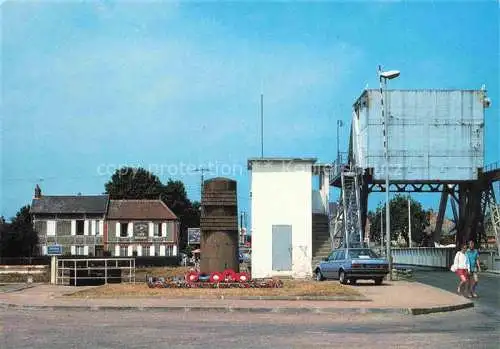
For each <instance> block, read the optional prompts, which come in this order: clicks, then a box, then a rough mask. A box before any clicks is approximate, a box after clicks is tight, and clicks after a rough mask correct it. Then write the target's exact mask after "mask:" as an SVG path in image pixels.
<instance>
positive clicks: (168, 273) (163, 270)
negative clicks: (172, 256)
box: [135, 267, 192, 282]
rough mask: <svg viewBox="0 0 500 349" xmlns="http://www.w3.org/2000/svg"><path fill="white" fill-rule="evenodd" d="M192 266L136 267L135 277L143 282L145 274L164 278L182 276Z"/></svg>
mask: <svg viewBox="0 0 500 349" xmlns="http://www.w3.org/2000/svg"><path fill="white" fill-rule="evenodd" d="M191 268H192V267H151V268H136V269H135V279H136V280H137V281H138V282H143V281H144V282H145V281H146V276H147V275H149V276H157V277H160V276H162V277H164V278H172V277H174V276H181V277H183V276H184V275H185V274H186V273H187V272H188V271H189V270H190V269H191Z"/></svg>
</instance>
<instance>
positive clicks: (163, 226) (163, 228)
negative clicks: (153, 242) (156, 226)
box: [161, 223, 168, 237]
mask: <svg viewBox="0 0 500 349" xmlns="http://www.w3.org/2000/svg"><path fill="white" fill-rule="evenodd" d="M161 236H163V237H167V236H168V234H167V223H162V224H161Z"/></svg>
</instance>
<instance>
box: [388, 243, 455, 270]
mask: <svg viewBox="0 0 500 349" xmlns="http://www.w3.org/2000/svg"><path fill="white" fill-rule="evenodd" d="M391 251H392V261H393V263H394V264H408V265H415V266H426V267H436V268H449V267H450V266H451V265H452V264H453V259H454V258H455V248H454V247H443V248H438V247H414V248H393V249H392V250H391Z"/></svg>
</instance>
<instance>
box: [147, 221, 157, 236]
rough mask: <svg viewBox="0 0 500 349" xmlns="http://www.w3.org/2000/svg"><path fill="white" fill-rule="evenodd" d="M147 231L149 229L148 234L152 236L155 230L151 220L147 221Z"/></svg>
mask: <svg viewBox="0 0 500 349" xmlns="http://www.w3.org/2000/svg"><path fill="white" fill-rule="evenodd" d="M148 231H149V236H150V237H152V236H153V235H154V231H155V225H154V224H153V222H149V224H148Z"/></svg>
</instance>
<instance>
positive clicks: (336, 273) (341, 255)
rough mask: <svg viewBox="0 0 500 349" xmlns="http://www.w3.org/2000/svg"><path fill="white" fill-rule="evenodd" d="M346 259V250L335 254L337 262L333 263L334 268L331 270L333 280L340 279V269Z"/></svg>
mask: <svg viewBox="0 0 500 349" xmlns="http://www.w3.org/2000/svg"><path fill="white" fill-rule="evenodd" d="M344 259H345V250H344V249H342V250H338V251H337V253H336V254H335V260H334V261H333V263H332V264H333V267H332V270H331V273H332V276H331V277H332V278H338V276H339V269H340V267H341V266H342V263H343V261H344Z"/></svg>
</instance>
